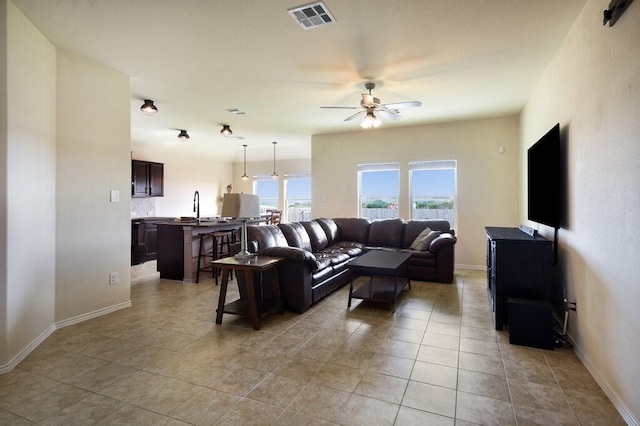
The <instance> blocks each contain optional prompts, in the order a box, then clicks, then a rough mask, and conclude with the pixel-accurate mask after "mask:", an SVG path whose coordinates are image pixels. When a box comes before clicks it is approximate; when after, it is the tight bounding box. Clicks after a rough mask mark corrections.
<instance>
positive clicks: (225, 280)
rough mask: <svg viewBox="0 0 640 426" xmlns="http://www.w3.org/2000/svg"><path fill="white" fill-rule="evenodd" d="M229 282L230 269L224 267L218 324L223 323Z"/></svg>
mask: <svg viewBox="0 0 640 426" xmlns="http://www.w3.org/2000/svg"><path fill="white" fill-rule="evenodd" d="M228 284H229V270H228V269H227V268H223V269H222V285H221V286H220V296H219V297H218V313H217V314H216V324H222V312H223V311H224V303H225V300H226V298H227V285H228Z"/></svg>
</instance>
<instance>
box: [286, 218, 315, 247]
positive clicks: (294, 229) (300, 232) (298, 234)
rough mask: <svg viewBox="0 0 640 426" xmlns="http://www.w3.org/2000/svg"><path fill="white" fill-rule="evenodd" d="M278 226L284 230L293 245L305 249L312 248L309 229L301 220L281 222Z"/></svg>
mask: <svg viewBox="0 0 640 426" xmlns="http://www.w3.org/2000/svg"><path fill="white" fill-rule="evenodd" d="M278 228H280V230H282V233H283V234H284V236H285V238H286V239H287V242H288V243H289V245H290V246H291V247H298V248H301V249H303V250H307V251H312V250H311V241H310V240H309V234H308V233H307V230H306V229H305V228H304V226H302V224H301V223H300V222H292V223H280V224H278Z"/></svg>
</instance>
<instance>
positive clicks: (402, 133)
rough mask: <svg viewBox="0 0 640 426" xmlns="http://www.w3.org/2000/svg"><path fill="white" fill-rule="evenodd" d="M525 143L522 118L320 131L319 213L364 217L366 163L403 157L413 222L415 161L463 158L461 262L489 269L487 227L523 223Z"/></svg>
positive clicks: (406, 207) (316, 167) (405, 197)
mask: <svg viewBox="0 0 640 426" xmlns="http://www.w3.org/2000/svg"><path fill="white" fill-rule="evenodd" d="M518 140H519V119H518V117H517V116H508V117H498V118H487V119H479V120H469V121H459V122H451V123H440V124H431V125H423V126H414V127H393V128H389V127H387V128H385V127H384V124H383V125H382V126H381V127H380V128H378V129H376V130H375V131H361V130H360V131H355V132H350V133H341V134H333V135H317V136H314V137H313V138H312V147H311V149H312V173H313V178H312V185H313V188H312V192H313V206H312V212H313V216H314V217H349V216H357V214H358V205H357V201H356V200H357V192H358V188H357V186H358V185H357V165H358V163H361V162H362V163H364V162H398V163H400V187H401V188H400V202H399V211H400V216H401V217H403V218H406V219H408V218H409V216H410V200H409V189H408V163H409V162H410V161H423V160H456V161H457V182H456V192H457V194H456V205H457V217H456V225H455V228H456V233H457V235H458V243H457V244H456V264H457V265H459V266H466V267H475V268H484V266H485V264H486V260H485V256H486V235H485V232H484V227H485V226H518V218H519V215H518V202H517V200H518V190H519V188H518V158H519V156H518ZM500 147H504V153H502V154H501V153H500Z"/></svg>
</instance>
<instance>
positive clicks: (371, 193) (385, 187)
mask: <svg viewBox="0 0 640 426" xmlns="http://www.w3.org/2000/svg"><path fill="white" fill-rule="evenodd" d="M399 188H400V170H399V166H398V163H378V164H359V165H358V193H359V195H360V217H367V218H369V219H385V218H395V217H398V196H399V192H400V189H399Z"/></svg>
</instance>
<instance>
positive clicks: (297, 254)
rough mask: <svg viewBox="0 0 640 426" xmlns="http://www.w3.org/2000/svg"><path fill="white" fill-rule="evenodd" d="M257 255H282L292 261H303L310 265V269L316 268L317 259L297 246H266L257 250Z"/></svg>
mask: <svg viewBox="0 0 640 426" xmlns="http://www.w3.org/2000/svg"><path fill="white" fill-rule="evenodd" d="M258 254H259V255H264V256H275V257H284V258H285V259H287V260H290V261H292V262H304V263H308V264H309V265H310V266H311V270H316V269H318V259H317V258H316V256H315V255H314V254H313V253H311V252H310V251H307V250H303V249H301V248H298V247H267V248H263V249H261V250H258Z"/></svg>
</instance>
